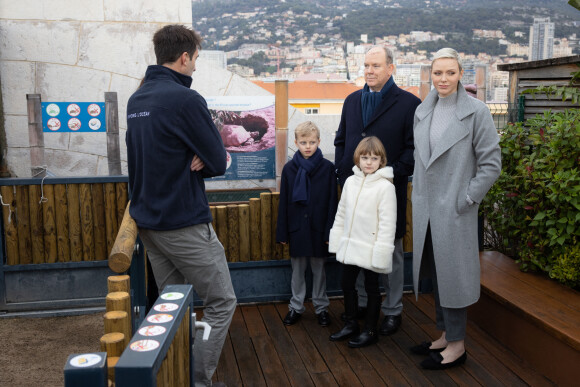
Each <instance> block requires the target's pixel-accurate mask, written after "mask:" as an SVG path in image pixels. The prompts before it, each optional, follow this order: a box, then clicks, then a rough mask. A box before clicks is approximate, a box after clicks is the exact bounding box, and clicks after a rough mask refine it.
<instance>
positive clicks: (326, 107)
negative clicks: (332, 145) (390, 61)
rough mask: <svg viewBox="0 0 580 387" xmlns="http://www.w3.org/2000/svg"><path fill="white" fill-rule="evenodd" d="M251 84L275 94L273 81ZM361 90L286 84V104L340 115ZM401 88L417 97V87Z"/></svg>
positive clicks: (347, 85) (312, 83)
mask: <svg viewBox="0 0 580 387" xmlns="http://www.w3.org/2000/svg"><path fill="white" fill-rule="evenodd" d="M252 82H254V83H255V84H256V85H258V86H260V87H261V88H263V89H265V90H267V91H269V92H270V93H272V94H275V91H274V82H273V81H272V82H264V81H252ZM361 88H362V87H360V86H357V85H355V84H354V83H351V82H346V81H293V82H288V103H289V104H290V105H292V106H293V107H295V108H296V109H298V110H299V111H301V112H302V113H304V114H341V113H342V105H343V104H344V100H345V99H346V97H347V96H348V95H349V94H351V93H353V92H355V91H357V90H360V89H361ZM401 88H402V89H403V90H407V91H408V92H410V93H412V94H414V95H416V96H419V87H417V86H402V87H401Z"/></svg>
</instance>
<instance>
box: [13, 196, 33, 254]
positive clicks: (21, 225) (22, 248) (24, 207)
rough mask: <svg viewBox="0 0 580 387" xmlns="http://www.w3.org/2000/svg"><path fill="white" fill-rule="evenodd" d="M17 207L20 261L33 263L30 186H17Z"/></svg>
mask: <svg viewBox="0 0 580 387" xmlns="http://www.w3.org/2000/svg"><path fill="white" fill-rule="evenodd" d="M15 199H16V200H15V203H16V204H15V207H16V212H17V217H16V219H17V220H18V221H17V222H16V229H17V230H18V263H19V264H21V265H26V264H29V263H32V240H31V238H30V211H29V208H28V186H24V185H18V186H16V197H15Z"/></svg>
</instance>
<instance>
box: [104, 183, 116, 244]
mask: <svg viewBox="0 0 580 387" xmlns="http://www.w3.org/2000/svg"><path fill="white" fill-rule="evenodd" d="M104 195H105V224H106V237H107V251H111V249H112V248H113V245H114V244H115V240H116V238H117V232H118V231H119V223H118V219H117V193H116V190H115V183H105V193H104Z"/></svg>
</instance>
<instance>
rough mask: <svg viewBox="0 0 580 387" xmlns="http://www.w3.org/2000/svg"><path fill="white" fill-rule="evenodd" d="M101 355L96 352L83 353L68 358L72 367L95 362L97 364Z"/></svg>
mask: <svg viewBox="0 0 580 387" xmlns="http://www.w3.org/2000/svg"><path fill="white" fill-rule="evenodd" d="M101 359H102V357H101V356H100V355H97V354H96V353H85V354H82V355H78V356H75V357H73V358H72V359H70V362H69V363H70V365H71V366H73V367H80V368H84V367H90V366H93V365H95V364H98V363H99V362H100V361H101Z"/></svg>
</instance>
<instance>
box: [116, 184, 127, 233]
mask: <svg viewBox="0 0 580 387" xmlns="http://www.w3.org/2000/svg"><path fill="white" fill-rule="evenodd" d="M128 188H129V187H128V184H127V183H115V194H116V198H117V224H118V226H119V227H121V223H123V218H124V217H125V209H126V208H127V203H128V201H129V193H128V192H127V190H128Z"/></svg>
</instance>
